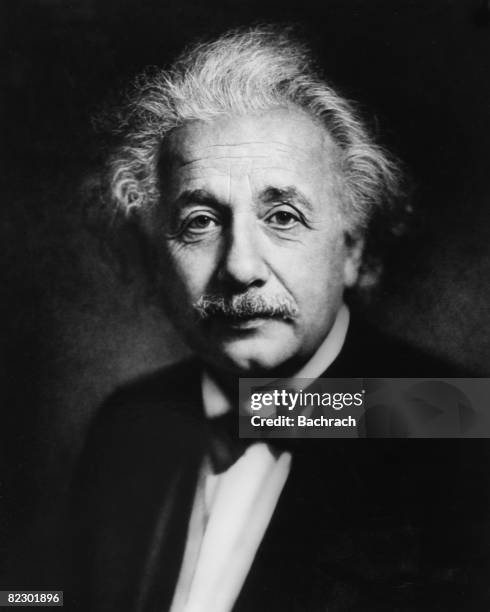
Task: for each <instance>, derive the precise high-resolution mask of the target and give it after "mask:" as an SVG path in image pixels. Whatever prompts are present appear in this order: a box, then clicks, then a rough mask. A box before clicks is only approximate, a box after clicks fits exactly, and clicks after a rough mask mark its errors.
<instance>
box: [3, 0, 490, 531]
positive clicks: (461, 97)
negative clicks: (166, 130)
mask: <svg viewBox="0 0 490 612" xmlns="http://www.w3.org/2000/svg"><path fill="white" fill-rule="evenodd" d="M0 10H1V15H0V24H1V29H2V31H1V32H0V39H1V40H2V41H3V45H4V49H3V54H2V56H3V58H4V59H5V66H4V69H3V70H2V75H3V77H2V86H3V89H4V92H5V94H6V95H5V96H3V105H2V106H3V108H2V110H3V111H4V112H3V117H4V121H3V122H2V129H3V143H4V148H3V151H4V154H3V158H2V170H3V172H2V174H3V177H4V179H5V181H4V186H3V199H2V203H1V210H2V213H3V214H2V235H1V241H2V245H3V247H4V249H3V250H4V257H3V258H2V262H1V264H0V266H1V273H2V289H3V291H2V300H1V309H2V310H1V315H2V316H1V321H2V334H1V337H0V350H1V352H0V355H1V359H2V362H3V363H2V369H1V376H2V380H1V381H0V382H1V386H0V399H1V401H2V407H3V411H4V415H3V416H2V425H3V427H2V453H3V459H4V461H5V463H4V469H3V477H2V480H1V486H2V490H1V491H0V494H1V496H2V501H3V505H2V513H1V514H0V522H1V523H0V532H1V533H10V534H12V533H16V532H17V531H18V528H19V527H21V528H26V527H28V526H31V527H32V525H34V524H35V523H34V522H33V521H34V517H37V516H39V515H40V514H43V513H49V512H50V505H49V504H50V503H52V502H53V500H55V499H56V498H57V496H58V495H59V494H60V493H61V492H62V491H63V489H64V487H65V485H66V482H67V479H68V477H69V474H70V469H71V466H72V464H73V461H74V459H75V457H76V456H77V453H78V452H79V449H80V446H81V444H82V440H83V432H84V431H85V428H86V425H87V423H88V422H89V419H90V417H91V415H93V413H94V410H95V409H96V407H97V406H98V404H99V403H100V401H101V400H102V399H103V398H104V397H105V396H106V395H107V394H108V393H109V392H110V391H111V390H112V389H113V388H114V387H115V386H117V385H118V384H119V383H121V382H122V381H125V380H127V379H129V378H132V377H134V376H137V375H138V374H141V373H143V372H146V371H149V370H152V369H156V368H157V367H159V366H161V365H162V364H164V363H167V362H168V361H170V360H173V359H175V358H176V357H178V356H180V355H182V354H183V352H184V349H183V348H182V347H181V345H180V343H179V342H178V340H177V338H176V336H175V334H174V333H173V332H172V331H171V330H170V328H169V325H168V323H167V322H166V321H165V320H164V319H163V316H162V315H161V314H160V313H159V312H158V310H156V309H155V308H153V307H151V306H150V305H148V303H147V301H146V300H145V299H143V297H142V292H141V290H140V288H139V287H138V286H137V285H135V284H134V283H131V282H130V279H128V273H127V270H126V271H125V270H124V269H122V271H121V268H120V266H118V265H116V262H115V259H114V257H112V258H111V257H110V256H107V253H106V254H105V255H104V253H101V246H100V242H101V240H100V239H101V235H102V234H103V228H104V226H103V225H101V226H100V227H101V228H102V230H101V231H100V232H99V233H98V232H97V231H96V228H97V211H96V210H94V209H93V207H92V208H90V207H89V209H87V207H86V206H85V205H83V204H82V199H81V198H80V197H79V193H80V185H83V184H84V183H85V184H86V183H87V182H88V181H90V172H89V169H90V167H91V164H93V163H94V162H93V156H92V153H91V151H90V143H91V141H92V131H91V124H90V114H91V112H93V111H94V110H95V108H96V107H97V105H98V104H99V102H100V100H101V99H102V98H104V97H105V96H106V94H107V92H108V90H110V89H111V88H114V87H116V88H117V87H118V86H119V85H120V83H121V82H122V81H124V79H125V78H127V77H128V76H131V75H132V74H134V73H135V72H137V71H138V70H140V69H141V68H142V67H144V66H146V65H148V64H164V63H166V62H167V61H168V60H169V59H171V57H172V56H173V55H174V54H175V53H177V52H178V51H180V50H181V48H182V46H183V45H184V44H185V43H187V42H189V41H190V40H192V39H193V38H195V37H196V36H203V35H211V34H214V33H218V32H221V31H223V30H224V29H227V28H229V27H230V26H238V25H244V24H248V23H252V22H256V21H260V20H273V21H278V20H280V21H285V22H289V21H293V22H299V23H300V24H301V25H302V27H303V30H304V32H305V34H306V35H307V36H308V38H309V40H310V41H311V43H312V45H313V47H314V49H315V50H316V51H317V53H318V54H319V55H320V57H321V59H322V61H323V63H324V66H325V70H326V72H327V74H328V75H330V78H331V80H332V82H333V83H334V84H336V85H337V86H338V87H339V88H340V90H341V91H342V92H343V93H344V94H345V95H347V97H349V98H352V99H355V100H358V101H359V102H360V103H361V105H362V108H363V109H364V111H365V112H366V114H367V115H368V116H371V117H373V121H374V127H375V128H376V129H377V131H378V132H379V134H380V137H381V140H382V141H383V142H384V143H385V144H386V145H388V147H390V148H391V149H392V150H393V151H394V152H395V153H397V154H398V155H399V156H400V157H401V158H402V159H403V160H404V161H405V162H406V164H407V167H408V169H409V170H410V173H411V175H412V176H413V177H414V180H415V185H416V188H417V189H416V193H415V199H416V202H417V203H418V205H419V207H420V209H421V211H422V213H423V215H422V217H423V220H424V224H423V225H421V226H420V227H419V229H418V234H417V236H416V239H414V240H413V241H412V242H407V243H405V244H404V245H402V247H400V248H399V249H398V250H397V251H396V252H395V253H394V254H393V256H392V257H391V258H390V259H389V262H388V270H387V272H388V273H387V282H386V290H385V292H384V294H383V295H382V296H381V299H380V301H379V302H377V303H375V304H374V305H373V308H372V312H371V317H372V318H373V320H374V321H375V322H376V323H377V324H378V325H379V326H381V327H383V328H385V329H388V330H390V331H392V332H393V333H394V334H396V335H398V336H400V337H403V338H406V339H408V340H409V341H411V342H412V343H414V344H416V345H418V346H421V347H424V348H426V349H430V350H432V351H434V352H435V353H436V354H438V355H440V356H441V357H443V358H446V359H449V360H452V361H455V362H457V363H459V364H461V365H462V366H464V367H466V368H468V369H469V370H470V371H472V372H474V373H475V374H477V375H483V376H485V375H486V376H488V375H490V359H489V357H490V332H489V329H490V309H489V307H488V303H489V298H490V288H489V283H488V278H489V277H490V229H489V228H490V206H489V198H490V188H489V184H488V179H489V172H488V150H489V148H490V113H489V103H490V27H489V9H488V5H487V3H485V2H481V1H479V0H474V1H473V0H458V1H456V0H430V1H428V0H417V1H409V0H370V1H366V0H324V1H323V2H312V1H311V0H302V2H300V3H298V2H297V1H296V0H294V1H293V0H246V2H241V1H237V0H234V1H233V0H228V1H226V0H192V1H183V0H180V1H179V0H167V1H166V2H165V1H164V0H146V1H143V0H128V1H125V2H123V1H118V2H116V1H114V0H98V1H97V0H78V1H74V0H36V1H34V0H30V1H29V0H20V1H19V0H17V1H15V0H14V1H11V2H8V1H5V0H4V1H3V2H2V3H1V5H0ZM94 220H95V221H94ZM128 248H129V247H128ZM121 249H124V247H121ZM102 250H103V249H102Z"/></svg>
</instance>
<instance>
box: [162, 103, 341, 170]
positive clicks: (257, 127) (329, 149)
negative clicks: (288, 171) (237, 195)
mask: <svg viewBox="0 0 490 612" xmlns="http://www.w3.org/2000/svg"><path fill="white" fill-rule="evenodd" d="M163 154H164V157H165V160H166V162H167V163H169V162H170V164H171V165H172V167H173V168H174V169H176V168H185V167H186V166H194V165H198V166H201V167H202V166H209V165H210V164H212V165H214V166H216V167H219V166H226V165H227V164H229V163H230V162H231V163H233V165H234V166H235V167H238V166H239V165H241V164H242V163H243V164H244V165H245V166H247V164H248V165H250V164H252V165H253V164H255V165H257V166H258V167H259V168H260V167H264V168H265V167H267V165H268V163H269V162H270V163H271V164H274V163H275V162H279V163H281V164H284V165H285V166H293V165H294V164H311V163H314V164H316V163H322V164H325V163H332V162H333V163H334V162H335V160H336V158H337V147H336V145H335V143H334V142H333V140H332V138H331V137H330V135H329V134H328V133H327V131H326V130H325V129H324V128H323V127H322V126H320V125H319V124H317V123H316V122H314V121H313V120H312V119H311V118H310V117H309V116H307V115H306V114H305V113H304V112H300V111H296V110H288V109H277V110H274V111H268V112H267V113H263V114H261V115H255V116H238V117H233V116H232V117H219V118H217V119H215V120H213V121H193V122H190V123H187V124H186V125H184V126H182V127H180V128H177V129H176V130H174V131H173V132H172V134H171V135H170V136H169V137H168V139H167V141H166V143H165V146H164V150H163Z"/></svg>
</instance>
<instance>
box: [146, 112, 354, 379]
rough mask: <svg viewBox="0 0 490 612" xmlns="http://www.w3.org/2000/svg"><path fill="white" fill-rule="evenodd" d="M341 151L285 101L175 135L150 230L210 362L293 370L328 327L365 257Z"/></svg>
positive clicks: (168, 298) (192, 335)
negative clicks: (356, 243)
mask: <svg viewBox="0 0 490 612" xmlns="http://www.w3.org/2000/svg"><path fill="white" fill-rule="evenodd" d="M337 155H338V153H337V150H336V146H335V144H334V143H333V141H332V139H331V137H330V136H329V135H328V134H327V133H326V131H325V130H324V129H323V128H321V127H319V126H318V125H316V124H315V123H314V122H313V121H312V120H311V119H310V118H309V117H307V116H306V115H305V114H303V113H302V112H299V111H293V110H285V109H284V110H275V111H270V112H268V113H265V114H262V115H260V116H245V117H231V118H230V117H223V118H219V119H216V120H214V121H212V122H202V121H196V122H192V123H189V124H187V125H186V126H184V127H182V128H179V129H177V130H175V131H174V132H173V133H172V134H171V135H170V136H169V137H168V139H167V141H166V143H165V147H164V150H163V151H162V162H161V170H160V180H161V193H162V202H161V206H160V207H159V209H158V210H157V211H154V212H153V213H151V216H150V218H149V219H147V220H146V225H147V231H149V232H150V233H151V236H152V241H153V243H154V244H157V245H159V246H158V247H157V252H158V253H159V266H160V268H159V273H160V274H161V279H160V283H161V288H162V290H163V291H164V292H165V296H164V300H165V302H166V307H167V310H168V312H169V315H170V317H171V318H172V320H173V321H174V323H175V324H176V325H177V327H178V328H179V329H180V330H181V331H182V332H183V334H184V335H185V337H186V339H187V340H188V342H189V344H190V345H191V346H192V347H193V348H194V349H195V350H196V351H197V353H198V354H199V355H200V356H201V357H202V358H203V359H204V360H205V361H207V362H208V363H209V364H210V365H211V366H214V367H215V368H217V369H221V370H225V371H229V372H234V373H239V374H242V375H246V374H249V375H259V374H267V373H269V374H272V373H276V374H277V373H281V375H286V374H291V373H293V372H294V371H295V369H296V368H299V367H300V366H301V365H302V364H303V363H304V362H305V361H306V360H307V359H308V358H309V357H310V356H311V355H312V354H313V353H314V351H315V350H316V349H317V348H318V346H319V345H320V344H321V342H322V341H323V339H324V338H325V336H326V335H327V333H328V332H329V330H330V328H331V326H332V325H333V322H334V320H335V316H336V313H337V311H338V309H339V306H340V304H341V302H342V295H343V291H344V288H345V286H347V285H351V284H353V283H354V282H355V279H356V275H357V255H358V252H357V249H356V248H355V247H352V246H349V247H348V246H347V244H346V233H345V230H346V228H345V223H344V221H343V218H342V215H341V211H340V202H339V190H340V188H341V187H340V177H339V171H338V168H337V164H338V158H337Z"/></svg>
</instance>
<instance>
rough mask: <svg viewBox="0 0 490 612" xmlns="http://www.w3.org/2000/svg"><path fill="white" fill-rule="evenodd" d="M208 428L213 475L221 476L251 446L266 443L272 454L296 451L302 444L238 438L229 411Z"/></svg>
mask: <svg viewBox="0 0 490 612" xmlns="http://www.w3.org/2000/svg"><path fill="white" fill-rule="evenodd" d="M207 423H208V428H209V444H208V449H209V455H210V457H211V462H212V465H213V469H214V471H215V473H217V474H222V473H223V472H225V471H226V470H227V469H228V468H230V467H231V466H232V465H233V464H234V463H235V462H236V461H238V459H240V457H241V456H242V455H243V453H244V452H245V451H246V450H247V448H248V447H249V446H251V445H252V444H256V443H257V442H267V444H268V445H269V447H270V448H271V450H272V452H273V453H275V454H277V455H279V454H280V453H281V452H283V451H286V450H287V451H290V452H292V451H297V450H298V449H299V446H300V444H301V442H302V440H300V439H296V438H267V437H263V438H240V437H239V422H238V416H237V414H236V413H235V412H233V411H230V412H227V413H226V414H223V415H221V416H219V417H215V418H212V419H209V420H208V421H207Z"/></svg>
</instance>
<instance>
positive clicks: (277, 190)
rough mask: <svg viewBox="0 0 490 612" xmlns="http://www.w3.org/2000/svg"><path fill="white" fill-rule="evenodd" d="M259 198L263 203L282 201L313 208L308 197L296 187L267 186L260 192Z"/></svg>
mask: <svg viewBox="0 0 490 612" xmlns="http://www.w3.org/2000/svg"><path fill="white" fill-rule="evenodd" d="M260 199H261V201H262V202H264V203H265V204H272V203H274V202H278V201H279V202H284V203H286V204H301V205H303V206H304V207H305V208H307V209H308V210H310V211H311V210H312V209H313V205H312V203H311V202H310V201H309V199H308V198H307V197H306V196H305V195H304V194H303V193H301V191H299V189H297V188H296V187H292V186H290V187H267V188H266V189H264V190H263V191H262V193H261V194H260Z"/></svg>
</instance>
